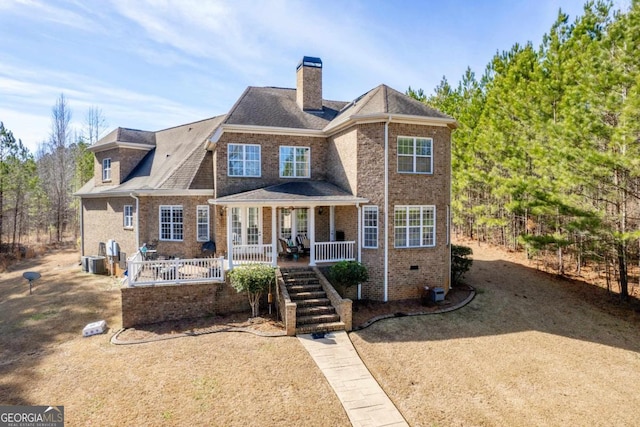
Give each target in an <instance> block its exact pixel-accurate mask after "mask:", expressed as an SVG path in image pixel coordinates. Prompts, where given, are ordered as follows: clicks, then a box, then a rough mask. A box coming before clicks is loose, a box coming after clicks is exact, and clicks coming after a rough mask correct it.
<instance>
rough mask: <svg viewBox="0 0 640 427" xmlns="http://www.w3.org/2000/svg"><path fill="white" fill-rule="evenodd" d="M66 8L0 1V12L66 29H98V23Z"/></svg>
mask: <svg viewBox="0 0 640 427" xmlns="http://www.w3.org/2000/svg"><path fill="white" fill-rule="evenodd" d="M66 6H67V7H58V6H55V5H53V4H51V2H45V1H38V0H0V10H2V11H4V12H11V13H13V14H16V15H20V16H23V17H29V18H37V19H39V20H43V21H49V22H53V23H56V24H61V25H64V26H68V27H73V28H80V29H91V28H96V27H98V22H96V21H94V20H92V19H91V18H90V17H89V16H87V14H84V13H78V12H76V11H74V10H71V9H70V8H69V7H68V6H71V4H67V5H66Z"/></svg>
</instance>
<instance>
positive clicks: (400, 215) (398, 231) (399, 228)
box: [394, 206, 436, 248]
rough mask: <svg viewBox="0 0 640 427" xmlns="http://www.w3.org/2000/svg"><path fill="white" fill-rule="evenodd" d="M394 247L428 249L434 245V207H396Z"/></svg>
mask: <svg viewBox="0 0 640 427" xmlns="http://www.w3.org/2000/svg"><path fill="white" fill-rule="evenodd" d="M394 226H395V247H396V248H415V247H429V246H435V244H436V207H435V206H396V207H395V209H394Z"/></svg>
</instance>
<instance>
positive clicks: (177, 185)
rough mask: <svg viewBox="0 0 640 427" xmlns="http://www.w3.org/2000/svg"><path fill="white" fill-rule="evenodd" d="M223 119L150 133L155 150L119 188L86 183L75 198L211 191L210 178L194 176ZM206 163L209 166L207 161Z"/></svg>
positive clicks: (205, 156) (91, 182) (211, 183)
mask: <svg viewBox="0 0 640 427" xmlns="http://www.w3.org/2000/svg"><path fill="white" fill-rule="evenodd" d="M224 117H225V116H218V117H213V118H210V119H206V120H201V121H198V122H194V123H188V124H186V125H182V126H177V127H173V128H169V129H164V130H161V131H158V132H153V134H154V139H155V148H154V149H152V150H151V151H149V153H147V155H146V156H145V157H144V158H143V159H142V160H141V161H140V163H138V165H137V166H136V167H135V168H134V169H133V170H132V171H131V173H130V174H129V175H128V176H127V177H126V178H125V179H124V180H123V181H122V183H121V184H120V185H116V186H99V187H96V186H94V184H93V180H90V181H89V182H88V183H87V184H85V185H84V186H83V187H82V188H81V189H80V190H79V191H78V193H77V194H79V195H97V194H105V195H106V194H108V193H125V192H132V191H133V192H135V191H138V190H154V189H159V190H188V189H192V188H197V189H211V190H212V189H213V176H211V179H210V181H209V182H203V179H202V176H200V175H202V174H201V173H200V174H199V173H198V172H199V171H200V170H201V165H202V163H203V161H205V160H207V159H208V158H207V153H208V151H207V150H206V148H205V147H206V144H207V141H208V137H209V136H211V134H212V133H213V132H214V131H215V129H216V128H217V127H218V126H219V125H220V123H222V120H223V119H224ZM112 133H113V132H112ZM210 156H211V154H210V153H209V157H210ZM208 160H209V162H210V159H208ZM211 170H213V169H211ZM196 176H198V182H197V183H196V184H195V185H193V186H192V184H194V180H195V179H196ZM209 184H210V186H209ZM205 187H206V188H205Z"/></svg>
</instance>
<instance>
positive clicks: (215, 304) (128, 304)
mask: <svg viewBox="0 0 640 427" xmlns="http://www.w3.org/2000/svg"><path fill="white" fill-rule="evenodd" d="M121 296H122V327H123V328H131V327H134V326H139V325H145V324H149V323H156V322H163V321H167V320H179V319H190V318H191V319H195V318H200V317H207V316H213V315H220V314H227V313H237V312H244V311H249V303H248V301H247V296H246V295H245V294H244V293H238V292H237V291H236V290H235V289H233V287H231V285H230V284H229V283H228V282H227V283H206V284H189V285H167V286H141V287H136V288H122V289H121ZM264 307H265V306H264V304H261V308H262V309H264Z"/></svg>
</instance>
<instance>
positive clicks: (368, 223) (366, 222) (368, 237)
mask: <svg viewBox="0 0 640 427" xmlns="http://www.w3.org/2000/svg"><path fill="white" fill-rule="evenodd" d="M362 231H363V234H364V236H363V240H362V247H363V248H377V247H378V207H377V206H364V207H363V208H362Z"/></svg>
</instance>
